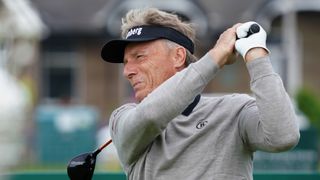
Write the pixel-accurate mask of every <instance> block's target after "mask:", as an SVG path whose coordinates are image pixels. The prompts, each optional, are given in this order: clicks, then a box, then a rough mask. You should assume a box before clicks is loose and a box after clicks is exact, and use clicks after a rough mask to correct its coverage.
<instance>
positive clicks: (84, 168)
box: [67, 153, 96, 180]
mask: <svg viewBox="0 0 320 180" xmlns="http://www.w3.org/2000/svg"><path fill="white" fill-rule="evenodd" d="M95 165H96V155H95V154H93V153H84V154H80V155H78V156H76V157H74V158H73V159H71V161H70V162H69V164H68V168H67V171H68V176H69V178H70V179H71V180H91V179H92V175H93V172H94V168H95Z"/></svg>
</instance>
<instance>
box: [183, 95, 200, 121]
mask: <svg viewBox="0 0 320 180" xmlns="http://www.w3.org/2000/svg"><path fill="white" fill-rule="evenodd" d="M200 98H201V96H200V94H199V95H197V96H196V97H195V98H194V100H193V102H192V103H191V104H189V106H188V107H187V108H186V109H185V110H184V111H183V112H182V113H181V114H182V115H184V116H189V115H190V114H191V113H192V111H193V109H194V108H195V107H196V106H197V104H198V103H199V101H200Z"/></svg>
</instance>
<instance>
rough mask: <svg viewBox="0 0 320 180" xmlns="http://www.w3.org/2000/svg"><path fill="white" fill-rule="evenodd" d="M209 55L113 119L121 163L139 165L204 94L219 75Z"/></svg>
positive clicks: (113, 137)
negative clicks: (156, 141)
mask: <svg viewBox="0 0 320 180" xmlns="http://www.w3.org/2000/svg"><path fill="white" fill-rule="evenodd" d="M218 69H219V68H218V66H217V65H216V64H215V63H214V62H213V61H212V59H211V56H210V55H209V54H206V55H205V56H204V57H203V58H201V59H200V60H199V61H198V62H196V63H192V64H191V65H189V66H188V67H187V68H185V69H184V70H182V71H181V72H178V73H177V74H175V75H174V76H172V77H171V78H169V79H168V80H167V81H165V82H164V83H162V84H161V85H160V86H159V87H158V88H156V89H155V90H154V91H153V92H152V93H150V94H149V95H148V96H147V97H146V98H144V99H143V101H141V102H140V103H139V104H135V105H134V104H127V105H124V106H122V107H120V108H119V109H117V110H115V111H114V112H113V113H112V115H111V118H110V127H112V128H111V136H112V139H113V142H114V144H115V146H116V147H117V151H118V154H119V158H120V160H121V162H122V163H123V164H125V165H130V164H132V163H133V162H135V161H136V160H137V159H138V157H139V156H140V155H141V153H143V152H144V151H145V150H146V148H147V147H148V145H149V144H150V143H151V142H152V141H153V140H154V139H155V138H156V137H157V136H158V135H159V134H160V133H161V132H162V131H163V130H164V129H165V128H166V126H167V124H168V123H169V122H170V121H171V120H172V119H174V118H175V117H176V116H178V115H179V114H181V112H183V110H184V109H185V108H186V107H187V106H188V105H189V104H190V103H191V102H192V101H193V99H194V98H195V96H196V95H198V94H200V93H201V92H202V90H203V89H204V87H205V86H206V85H207V84H208V82H209V81H210V80H211V79H212V78H213V77H214V75H215V74H216V73H217V71H218Z"/></svg>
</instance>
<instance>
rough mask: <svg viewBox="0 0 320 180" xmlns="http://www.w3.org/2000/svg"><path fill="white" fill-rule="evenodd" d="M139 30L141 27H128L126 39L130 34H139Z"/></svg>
mask: <svg viewBox="0 0 320 180" xmlns="http://www.w3.org/2000/svg"><path fill="white" fill-rule="evenodd" d="M141 31H142V27H140V28H135V29H130V31H129V32H128V34H127V37H126V39H128V38H129V37H130V36H132V35H135V34H136V35H140V34H141Z"/></svg>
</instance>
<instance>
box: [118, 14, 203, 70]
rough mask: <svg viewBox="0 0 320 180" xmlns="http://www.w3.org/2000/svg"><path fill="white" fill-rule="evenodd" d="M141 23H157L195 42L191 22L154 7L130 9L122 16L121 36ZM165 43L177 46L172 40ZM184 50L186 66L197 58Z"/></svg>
mask: <svg viewBox="0 0 320 180" xmlns="http://www.w3.org/2000/svg"><path fill="white" fill-rule="evenodd" d="M142 25H159V26H166V27H170V28H173V29H175V30H177V31H179V32H181V33H182V34H184V35H185V36H187V37H188V38H189V39H190V40H191V41H192V42H193V43H195V30H194V28H193V26H192V24H191V23H187V22H183V21H182V20H180V18H179V17H178V15H176V14H173V13H167V12H165V11H160V10H158V9H156V8H145V9H133V10H130V11H129V12H128V13H127V14H126V16H125V17H123V18H122V26H121V31H122V33H121V35H122V37H123V38H125V37H126V35H127V33H128V31H129V30H130V29H131V28H133V27H136V26H142ZM168 41H169V40H168ZM167 44H168V46H169V47H172V45H176V46H178V44H176V43H175V42H172V41H169V43H167ZM186 52H187V57H186V63H185V65H186V66H188V65H189V64H190V63H193V62H195V61H197V58H196V57H195V56H194V55H193V54H191V53H190V52H189V51H188V50H187V49H186Z"/></svg>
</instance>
